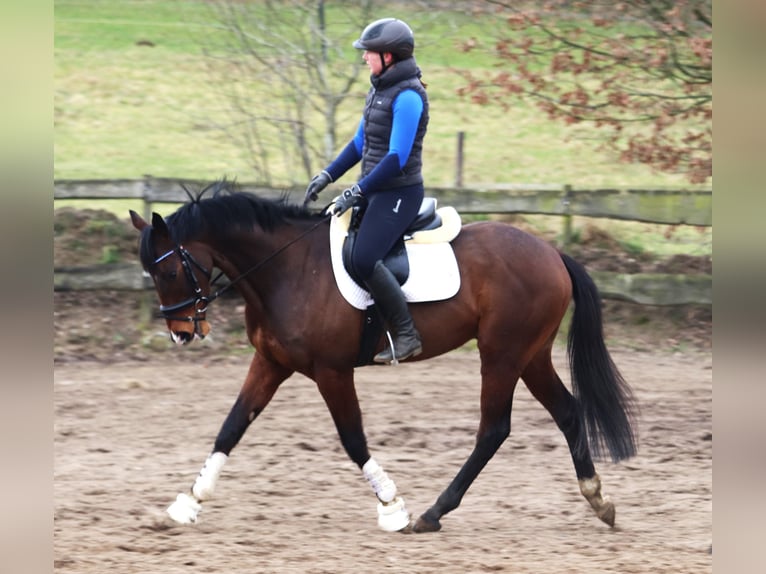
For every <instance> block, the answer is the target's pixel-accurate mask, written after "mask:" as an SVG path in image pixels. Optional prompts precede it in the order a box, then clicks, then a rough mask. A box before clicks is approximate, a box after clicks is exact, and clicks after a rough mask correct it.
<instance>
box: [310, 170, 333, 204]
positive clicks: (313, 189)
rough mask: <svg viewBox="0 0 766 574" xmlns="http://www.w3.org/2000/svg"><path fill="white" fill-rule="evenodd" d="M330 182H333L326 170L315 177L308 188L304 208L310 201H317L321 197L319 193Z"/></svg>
mask: <svg viewBox="0 0 766 574" xmlns="http://www.w3.org/2000/svg"><path fill="white" fill-rule="evenodd" d="M330 182H332V178H331V177H330V174H329V173H327V172H326V171H325V170H322V171H321V172H319V174H317V175H315V176H314V177H313V178H312V179H311V182H310V183H309V186H308V187H307V188H306V197H304V198H303V205H304V207H305V206H306V205H307V204H308V202H309V201H316V200H317V198H318V197H319V192H320V191H322V190H323V189H324V188H325V187H327V185H328V184H329V183H330Z"/></svg>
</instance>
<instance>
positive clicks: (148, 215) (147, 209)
mask: <svg viewBox="0 0 766 574" xmlns="http://www.w3.org/2000/svg"><path fill="white" fill-rule="evenodd" d="M151 178H152V176H151V175H144V196H143V198H142V201H143V203H144V219H145V220H146V221H148V222H149V223H151V222H152V200H151V199H149V193H148V192H149V190H150V189H151V188H152V184H151Z"/></svg>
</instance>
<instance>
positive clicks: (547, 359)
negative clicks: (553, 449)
mask: <svg viewBox="0 0 766 574" xmlns="http://www.w3.org/2000/svg"><path fill="white" fill-rule="evenodd" d="M521 377H522V379H523V380H524V383H525V384H526V385H527V388H528V389H529V391H530V392H531V393H532V395H533V396H534V397H535V398H536V399H537V400H538V401H540V403H541V404H542V405H543V406H544V407H545V408H546V409H547V410H548V412H549V413H550V414H551V416H552V417H553V420H554V421H555V422H556V425H557V426H558V427H559V429H561V432H562V433H563V434H564V437H565V438H566V441H567V445H568V446H569V452H570V453H571V455H572V462H573V463H574V467H575V473H576V474H577V480H578V482H579V485H580V492H581V493H582V495H583V496H584V497H585V499H586V500H587V501H588V502H589V503H590V505H591V507H592V508H593V510H594V511H595V512H596V516H598V517H599V518H600V519H601V520H603V521H604V522H606V523H607V524H608V525H609V526H614V516H615V511H614V504H613V503H612V502H611V501H610V500H609V498H608V497H604V496H602V495H601V480H600V479H599V476H598V474H596V469H595V467H594V466H593V460H592V459H591V455H590V450H589V448H588V441H587V437H585V436H584V435H583V433H584V432H585V426H584V424H583V422H582V418H581V417H580V413H579V410H578V406H577V401H576V400H575V398H574V397H573V396H572V394H571V393H570V392H569V390H568V389H567V388H566V387H565V386H564V384H563V383H562V382H561V379H560V378H559V376H558V374H557V373H556V371H555V369H554V368H553V364H552V362H551V356H550V348H546V349H544V350H543V351H541V352H540V353H539V354H538V355H537V357H535V359H533V360H532V361H531V362H530V363H529V365H527V367H526V369H525V370H524V372H523V373H522V375H521Z"/></svg>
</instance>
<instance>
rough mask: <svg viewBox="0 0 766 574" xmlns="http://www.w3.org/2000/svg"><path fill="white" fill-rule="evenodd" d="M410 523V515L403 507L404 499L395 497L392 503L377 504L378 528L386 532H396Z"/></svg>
mask: <svg viewBox="0 0 766 574" xmlns="http://www.w3.org/2000/svg"><path fill="white" fill-rule="evenodd" d="M409 523H410V513H409V512H407V509H406V508H405V507H404V499H403V498H402V497H401V496H397V497H396V498H395V499H394V500H393V501H392V502H389V503H388V504H384V503H382V502H379V503H378V526H379V527H380V528H381V529H382V530H385V531H386V532H398V531H399V530H402V529H404V528H406V527H407V526H408V525H409Z"/></svg>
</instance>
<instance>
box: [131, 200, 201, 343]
mask: <svg viewBox="0 0 766 574" xmlns="http://www.w3.org/2000/svg"><path fill="white" fill-rule="evenodd" d="M130 219H131V221H132V222H133V226H134V227H135V228H136V229H137V230H139V231H140V232H141V240H140V241H141V242H140V257H141V264H142V265H143V267H144V270H146V272H147V273H149V275H150V276H151V278H152V280H153V281H154V286H155V288H156V290H157V295H158V296H159V299H160V312H161V313H162V315H163V316H164V317H165V321H166V323H167V325H168V329H169V331H170V336H171V338H172V340H173V341H175V342H176V343H178V344H180V345H185V344H186V343H189V342H191V341H192V340H193V339H194V338H197V337H199V338H200V339H201V338H204V337H205V336H206V335H207V334H208V333H209V332H210V325H209V324H208V322H207V320H206V318H205V311H206V310H207V305H208V303H209V302H210V300H211V299H210V275H211V272H210V270H211V269H212V266H213V262H212V257H211V255H210V252H209V250H207V249H205V247H204V246H203V245H202V244H199V243H194V242H191V243H189V244H187V245H180V244H178V243H176V242H175V241H173V239H172V238H171V233H170V230H169V229H168V225H167V223H166V222H165V220H164V219H163V218H162V216H160V215H159V214H157V213H153V214H152V223H151V225H150V224H149V223H147V222H146V221H145V220H144V219H143V218H142V217H141V216H140V215H138V214H137V213H136V212H135V211H132V210H131V212H130Z"/></svg>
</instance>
